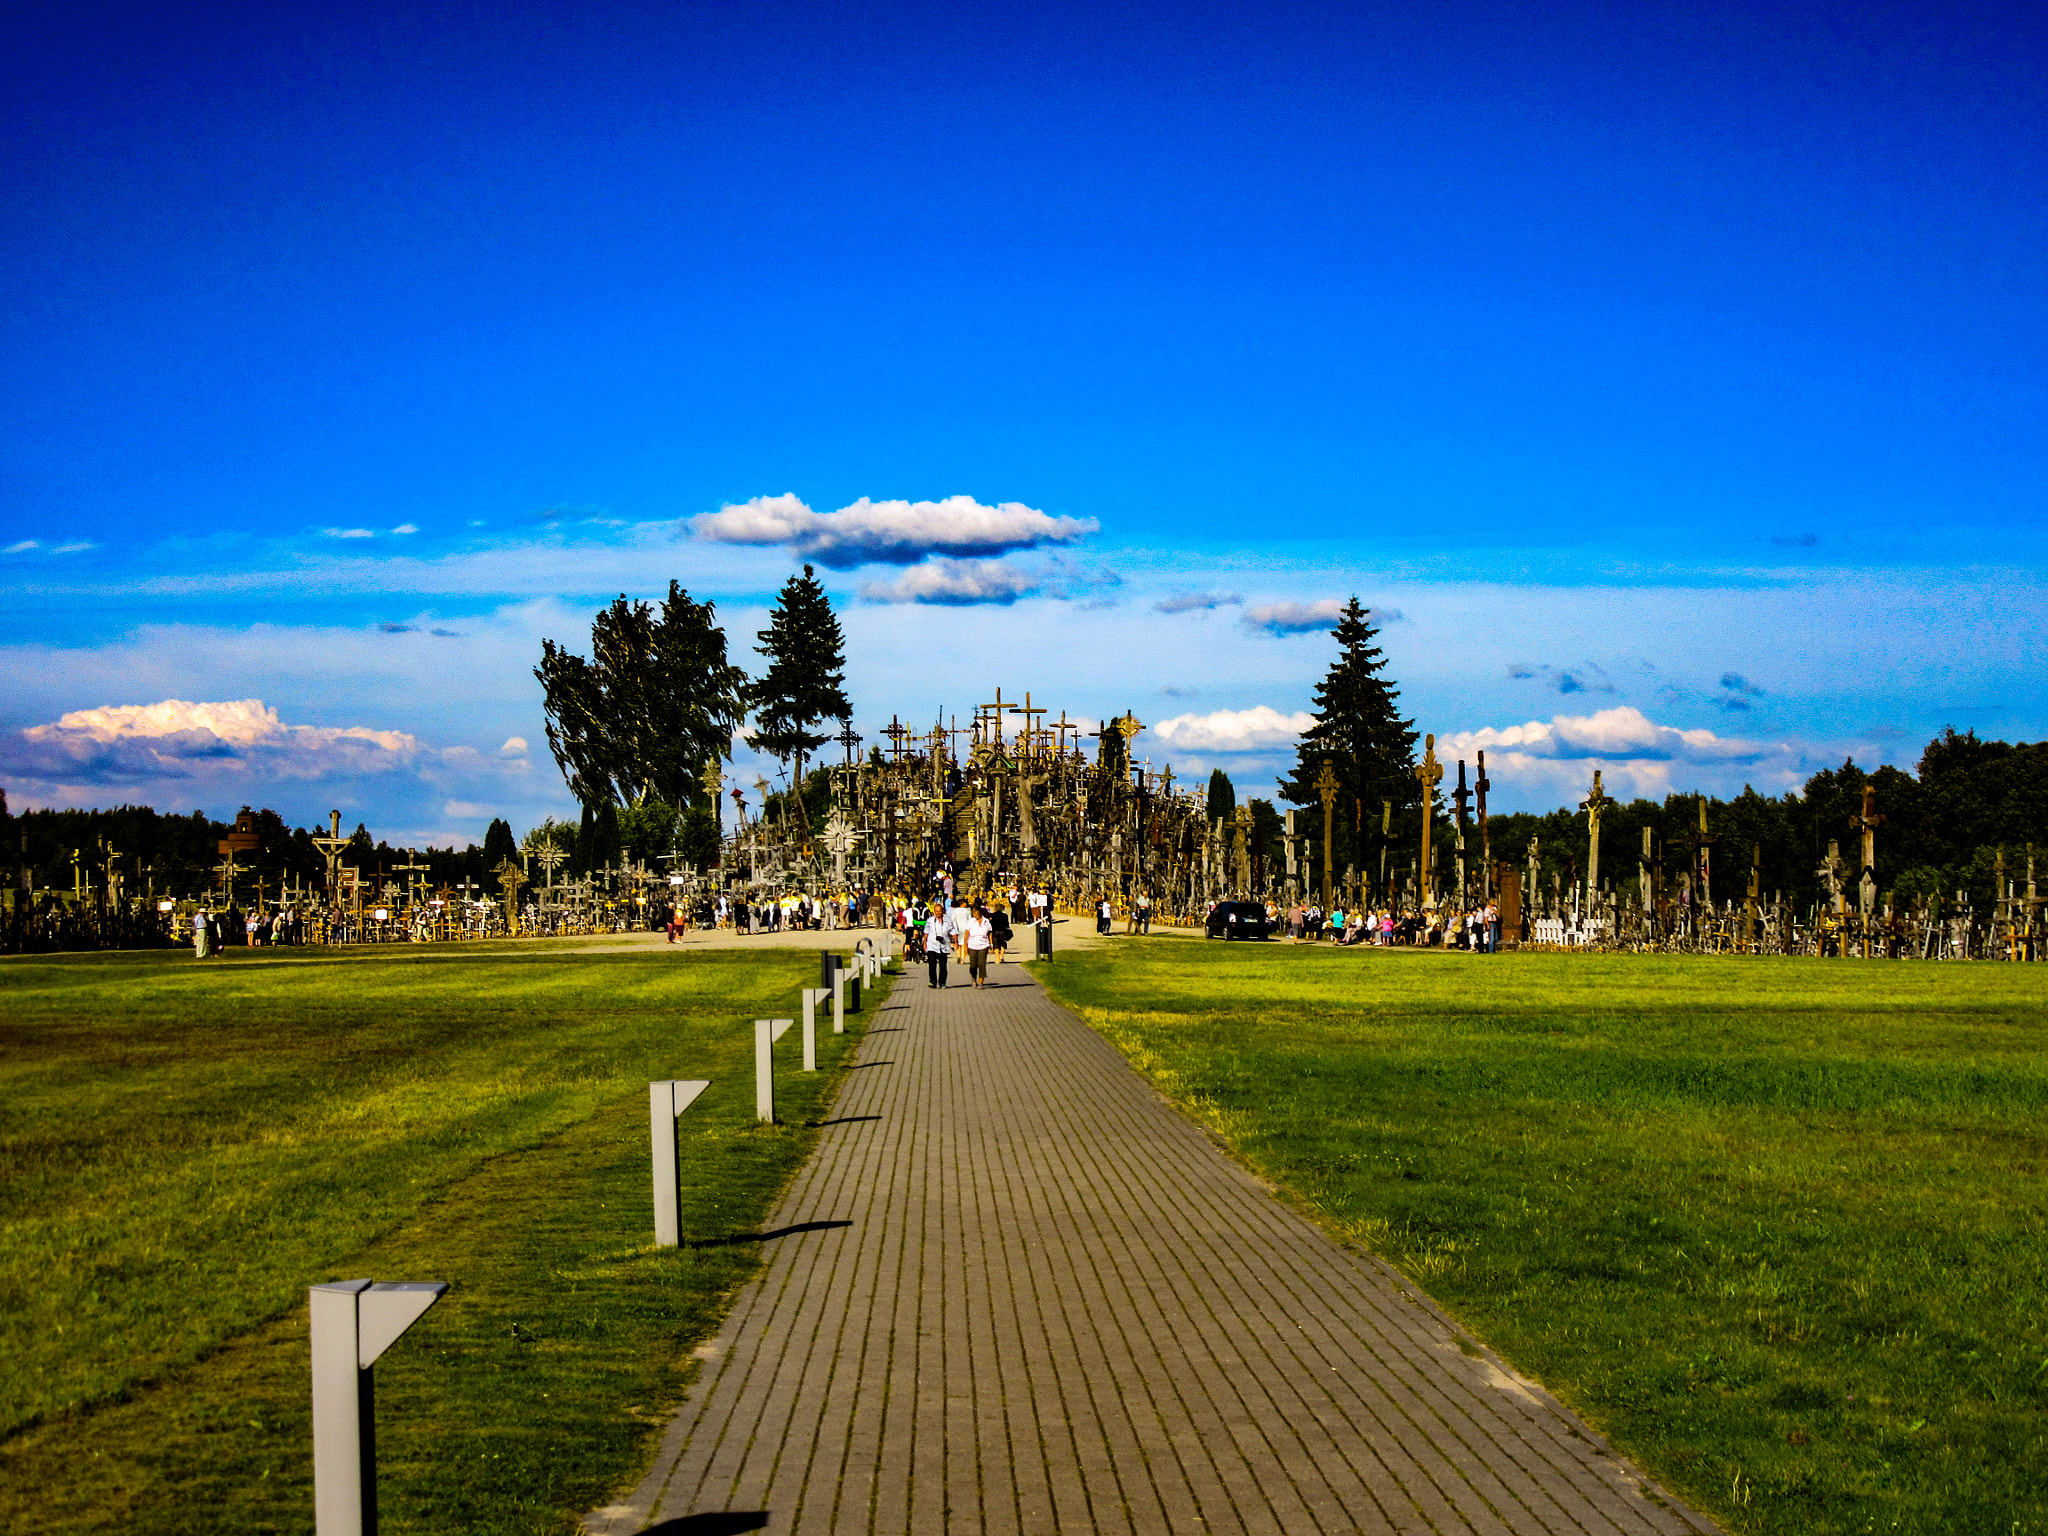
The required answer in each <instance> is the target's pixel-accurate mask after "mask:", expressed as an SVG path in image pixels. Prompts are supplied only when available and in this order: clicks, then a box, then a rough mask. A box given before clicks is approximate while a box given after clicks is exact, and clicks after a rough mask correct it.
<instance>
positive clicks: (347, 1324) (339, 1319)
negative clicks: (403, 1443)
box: [307, 1280, 448, 1536]
mask: <svg viewBox="0 0 2048 1536" xmlns="http://www.w3.org/2000/svg"><path fill="white" fill-rule="evenodd" d="M447 1292H448V1287H447V1285H446V1284H445V1283H444V1282H442V1281H439V1280H431V1281H419V1282H385V1283H382V1284H372V1283H371V1282H370V1281H368V1280H336V1281H334V1282H332V1283H331V1284H328V1285H316V1286H313V1287H312V1288H311V1290H310V1291H309V1292H308V1296H307V1300H308V1302H309V1304H310V1308H311V1311H312V1314H313V1529H314V1531H315V1532H316V1533H317V1536H376V1532H377V1403H376V1391H375V1380H374V1377H373V1376H372V1374H371V1369H370V1368H371V1367H372V1366H374V1365H375V1364H376V1363H377V1358H378V1356H380V1355H382V1354H383V1353H384V1351H385V1350H387V1349H389V1348H390V1347H391V1346H392V1345H393V1344H396V1343H397V1342H398V1340H399V1337H400V1336H401V1335H402V1334H404V1332H405V1330H406V1329H408V1328H410V1327H411V1326H412V1325H413V1324H414V1323H416V1322H418V1321H419V1319H420V1315H421V1314H422V1313H424V1312H425V1311H426V1310H427V1308H429V1307H431V1306H432V1305H433V1304H434V1303H435V1302H437V1301H439V1300H440V1299H441V1298H442V1297H443V1296H444V1295H446V1294H447Z"/></svg>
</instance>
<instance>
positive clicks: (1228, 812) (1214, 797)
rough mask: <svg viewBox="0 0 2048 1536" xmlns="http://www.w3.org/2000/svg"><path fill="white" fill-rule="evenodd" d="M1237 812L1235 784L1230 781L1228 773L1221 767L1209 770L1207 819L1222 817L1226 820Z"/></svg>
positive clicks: (1212, 819)
mask: <svg viewBox="0 0 2048 1536" xmlns="http://www.w3.org/2000/svg"><path fill="white" fill-rule="evenodd" d="M1236 814H1237V786H1236V785H1235V784H1233V783H1231V782H1230V775H1229V774H1227V773H1225V772H1224V771H1223V770H1222V769H1221V768H1212V769H1210V770H1209V819H1210V820H1211V821H1214V820H1216V818H1217V817H1219V816H1220V817H1222V818H1223V819H1224V820H1225V821H1228V820H1229V819H1230V818H1231V817H1232V816H1234V815H1236Z"/></svg>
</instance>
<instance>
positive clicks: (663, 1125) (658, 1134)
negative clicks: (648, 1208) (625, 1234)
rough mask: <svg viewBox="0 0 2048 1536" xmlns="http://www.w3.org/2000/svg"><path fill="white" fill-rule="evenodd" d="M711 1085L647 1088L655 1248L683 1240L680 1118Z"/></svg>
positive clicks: (683, 1083) (664, 1084) (670, 1084)
mask: <svg viewBox="0 0 2048 1536" xmlns="http://www.w3.org/2000/svg"><path fill="white" fill-rule="evenodd" d="M710 1086H711V1084H710V1083H708V1082H704V1081H702V1080H700V1079H691V1080H688V1081H676V1082H661V1083H649V1084H648V1085H647V1119H648V1126H647V1128H648V1139H649V1140H650V1141H651V1142H652V1143H653V1146H654V1246H655V1247H657V1248H674V1247H676V1246H678V1245H679V1244H680V1243H681V1242H682V1240H683V1229H682V1217H681V1214H680V1212H679V1210H678V1199H679V1197H678V1193H677V1186H678V1185H679V1184H680V1183H681V1182H682V1178H681V1175H680V1173H679V1172H678V1171H677V1168H676V1119H677V1117H678V1116H679V1115H681V1114H682V1112H683V1111H684V1110H686V1109H688V1108H689V1107H690V1106H691V1105H692V1104H694V1103H696V1102H697V1095H698V1094H700V1093H702V1092H703V1091H704V1090H705V1089H706V1088H709V1087H710Z"/></svg>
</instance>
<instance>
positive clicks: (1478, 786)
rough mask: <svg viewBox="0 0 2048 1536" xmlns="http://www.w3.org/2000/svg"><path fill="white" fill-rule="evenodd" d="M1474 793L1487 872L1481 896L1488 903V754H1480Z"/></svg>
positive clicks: (1490, 861) (1490, 890)
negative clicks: (1477, 798)
mask: <svg viewBox="0 0 2048 1536" xmlns="http://www.w3.org/2000/svg"><path fill="white" fill-rule="evenodd" d="M1472 788H1473V791H1474V792H1475V793H1476V794H1477V795H1478V797H1479V865H1480V867H1481V868H1482V869H1484V870H1485V871H1486V878H1485V882H1484V887H1483V889H1482V890H1481V892H1480V894H1481V895H1483V896H1484V897H1485V898H1486V899H1487V900H1488V901H1491V900H1493V842H1492V839H1491V838H1489V837H1488V836H1487V833H1486V792H1487V791H1488V790H1489V789H1491V788H1493V780H1491V779H1489V778H1488V777H1487V776H1486V753H1485V752H1483V751H1482V752H1481V753H1480V754H1479V767H1478V776H1477V777H1476V778H1474V779H1473V780H1472Z"/></svg>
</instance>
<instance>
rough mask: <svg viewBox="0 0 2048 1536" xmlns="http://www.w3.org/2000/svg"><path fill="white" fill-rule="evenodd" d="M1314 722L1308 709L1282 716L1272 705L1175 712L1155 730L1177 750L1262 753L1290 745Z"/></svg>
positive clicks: (1155, 727)
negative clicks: (1198, 713) (1196, 712)
mask: <svg viewBox="0 0 2048 1536" xmlns="http://www.w3.org/2000/svg"><path fill="white" fill-rule="evenodd" d="M1314 724H1315V716H1313V715H1311V714H1310V713H1308V711H1307V710H1296V711H1295V712H1294V713H1293V714H1291V715H1283V714H1281V713H1280V711H1279V710H1277V709H1275V708H1273V706H1272V705H1270V704H1257V705H1254V706H1253V707H1252V708H1250V709H1219V710H1215V711H1213V712H1211V713H1210V714H1206V715H1175V716H1173V718H1171V719H1170V720H1162V721H1160V722H1159V723H1158V724H1157V725H1155V726H1153V727H1152V729H1153V730H1154V731H1156V732H1157V733H1158V735H1159V739H1160V741H1161V742H1163V743H1165V744H1166V745H1167V746H1169V747H1172V748H1174V749H1175V750H1176V751H1187V752H1263V751H1268V750H1270V749H1272V748H1274V747H1282V746H1287V745H1289V744H1291V743H1292V742H1293V741H1294V740H1295V739H1296V738H1297V737H1299V736H1300V735H1301V733H1302V732H1303V731H1305V730H1307V729H1308V728H1309V727H1310V726H1312V725H1314Z"/></svg>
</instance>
